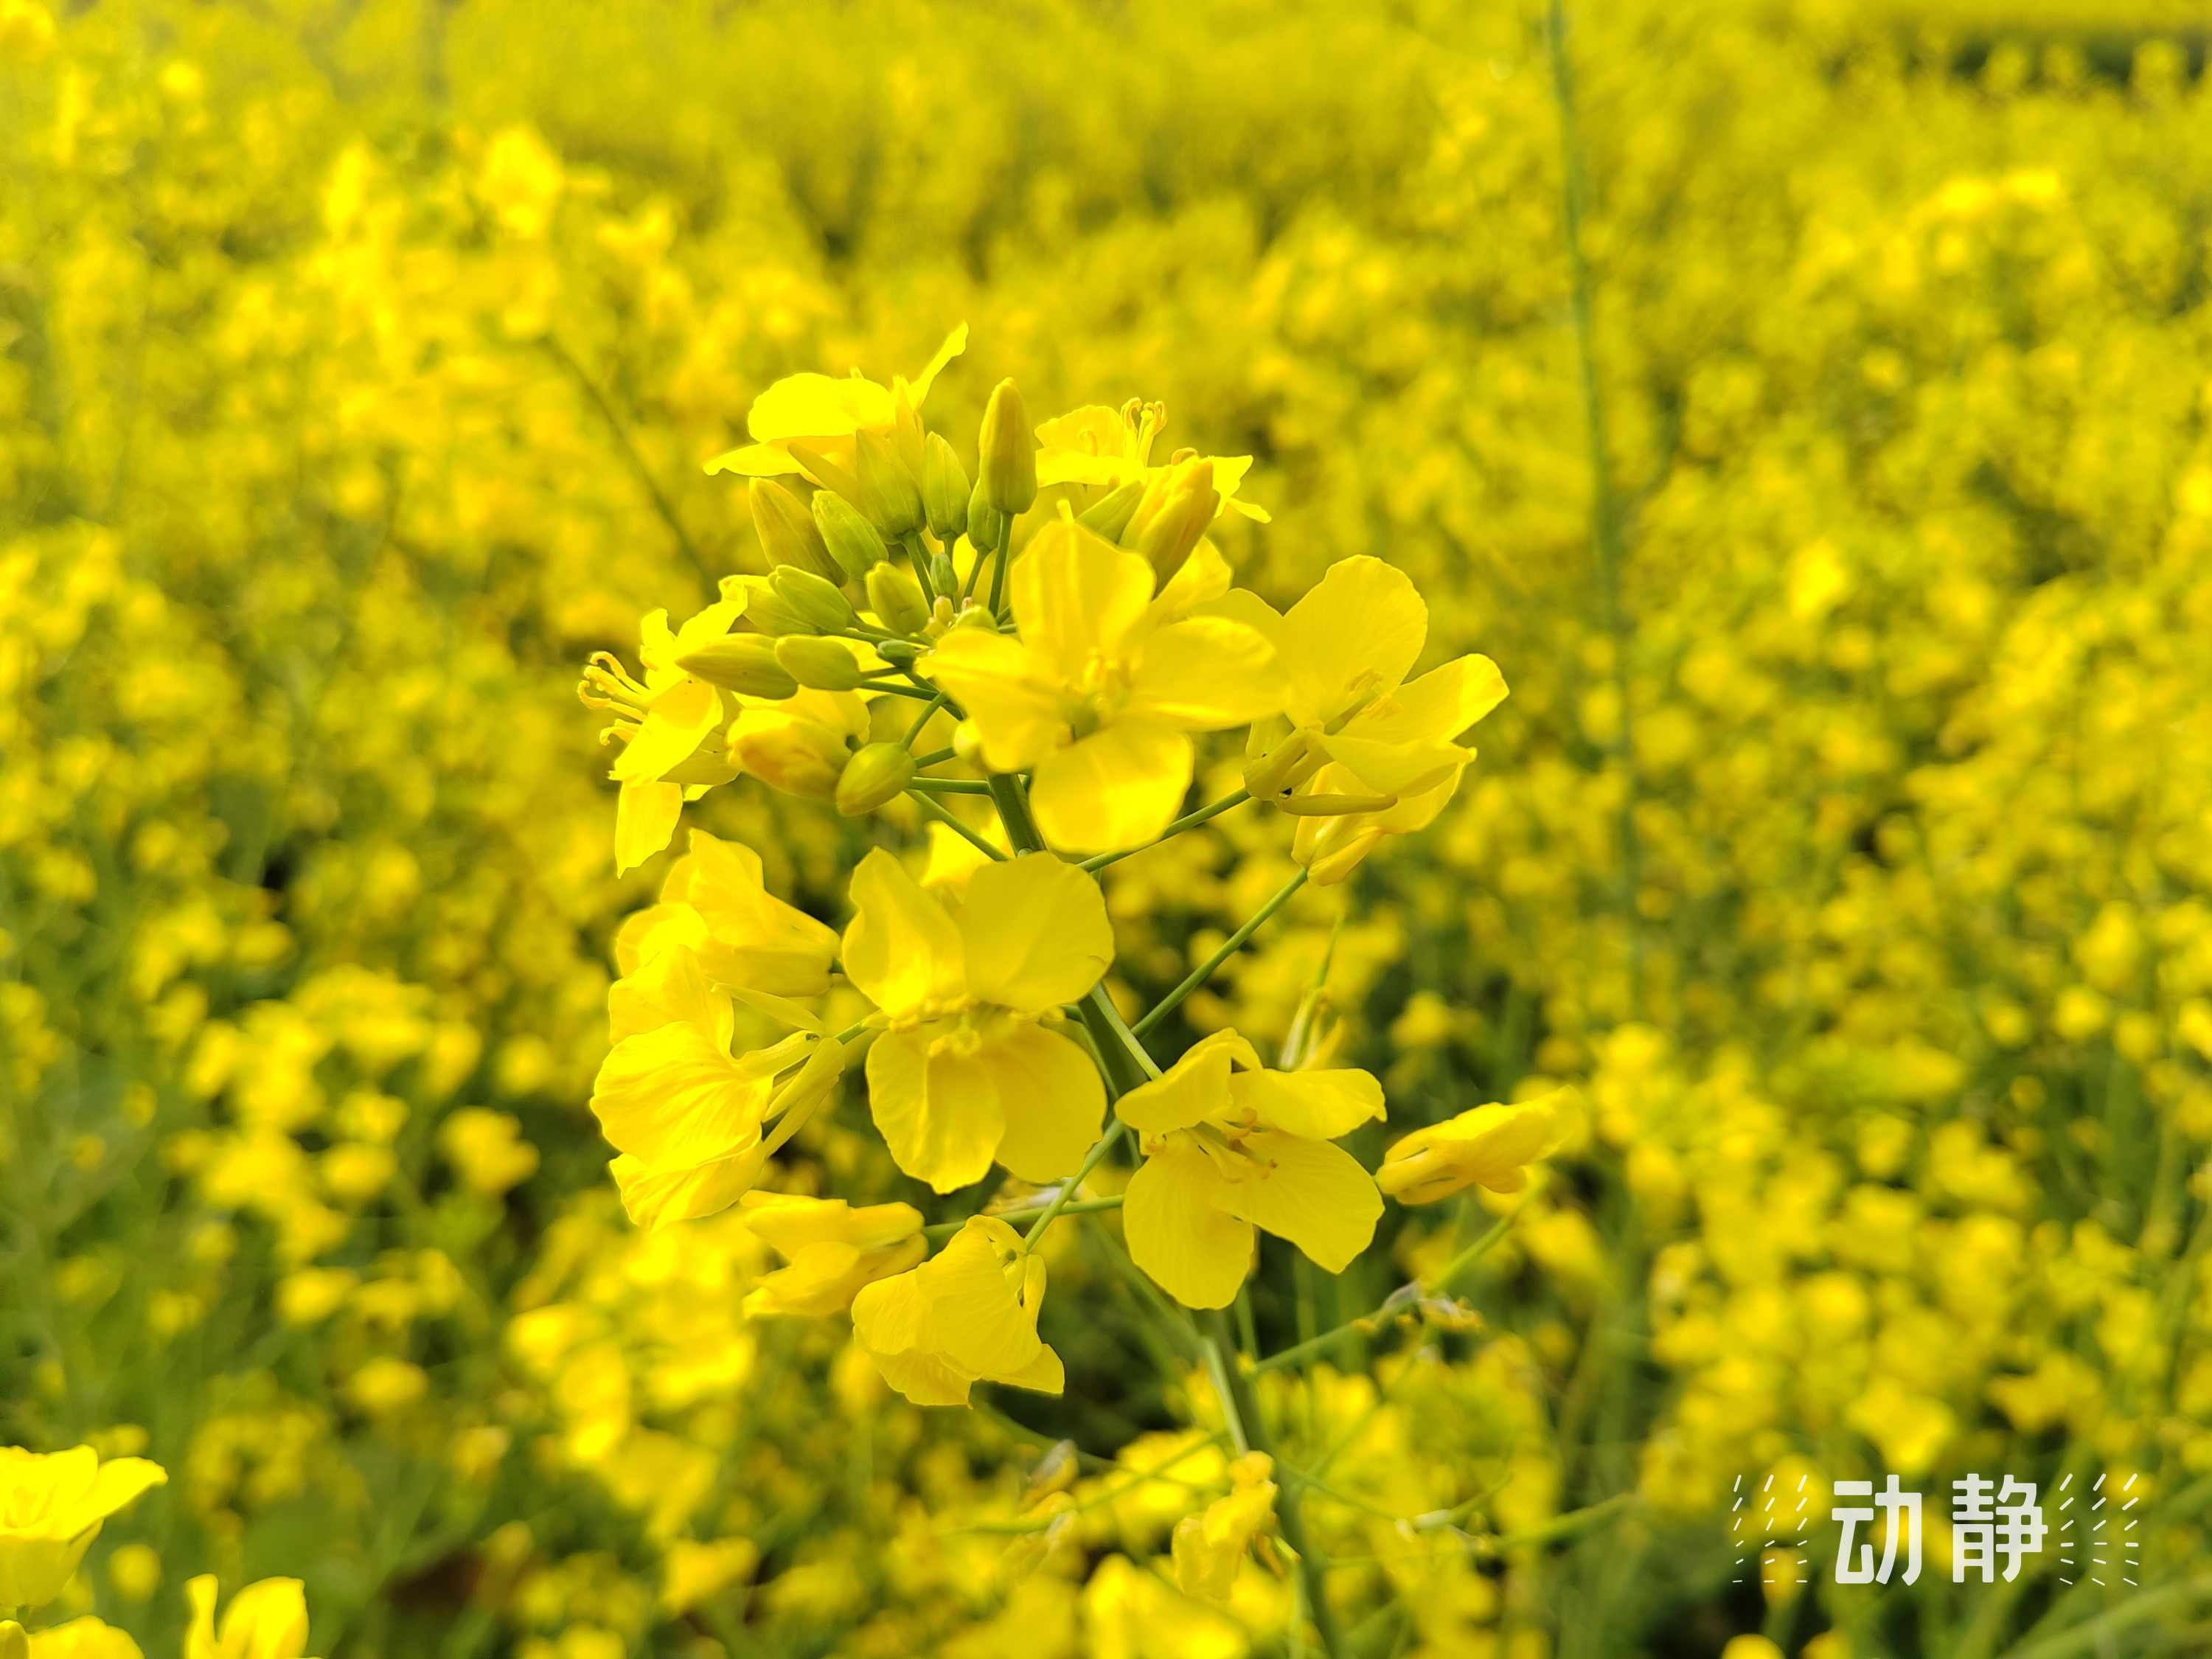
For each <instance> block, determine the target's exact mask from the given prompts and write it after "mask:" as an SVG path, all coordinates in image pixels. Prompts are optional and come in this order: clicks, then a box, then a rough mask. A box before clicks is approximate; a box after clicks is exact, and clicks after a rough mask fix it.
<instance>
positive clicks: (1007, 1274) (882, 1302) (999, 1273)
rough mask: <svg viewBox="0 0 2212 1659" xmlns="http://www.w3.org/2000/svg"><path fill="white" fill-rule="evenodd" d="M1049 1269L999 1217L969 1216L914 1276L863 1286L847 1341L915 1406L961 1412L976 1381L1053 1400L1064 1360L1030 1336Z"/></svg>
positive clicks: (1034, 1327) (854, 1303)
mask: <svg viewBox="0 0 2212 1659" xmlns="http://www.w3.org/2000/svg"><path fill="white" fill-rule="evenodd" d="M1044 1282H1045V1267H1044V1259H1043V1258H1042V1256H1039V1255H1032V1254H1030V1252H1029V1251H1028V1250H1027V1249H1025V1248H1024V1245H1023V1243H1022V1239H1021V1235H1020V1234H1018V1233H1017V1232H1016V1231H1014V1230H1013V1229H1012V1227H1010V1226H1008V1225H1006V1223H1005V1222H1004V1221H1001V1220H1000V1219H999V1218H997V1217H996V1216H970V1217H969V1219H968V1222H967V1224H966V1225H964V1226H963V1227H962V1228H961V1230H960V1231H958V1232H957V1233H955V1234H954V1235H953V1236H952V1237H951V1240H950V1241H949V1242H948V1243H946V1245H945V1248H944V1249H942V1250H940V1251H939V1252H938V1253H937V1255H934V1256H933V1257H932V1258H931V1259H930V1260H928V1261H925V1262H923V1263H922V1264H921V1266H920V1267H916V1268H914V1269H913V1270H912V1271H910V1272H908V1273H900V1274H898V1275H896V1277H895V1278H890V1279H878V1280H877V1281H876V1282H875V1283H874V1284H872V1285H866V1286H865V1287H864V1288H863V1289H862V1290H861V1291H860V1294H859V1295H858V1296H857V1297H854V1300H853V1334H854V1336H855V1337H857V1338H858V1339H859V1340H860V1346H862V1347H864V1348H866V1350H867V1351H868V1354H869V1356H870V1357H871V1358H873V1359H874V1360H875V1362H876V1365H877V1367H878V1370H881V1371H882V1372H883V1374H884V1380H885V1381H886V1382H888V1383H890V1385H891V1386H892V1387H893V1388H895V1389H897V1390H898V1391H899V1392H900V1393H901V1394H902V1395H905V1396H906V1397H907V1398H908V1399H909V1400H911V1401H914V1403H915V1405H917V1406H964V1405H966V1404H967V1403H968V1390H969V1388H970V1387H971V1386H972V1385H973V1384H975V1383H979V1382H989V1383H1013V1384H1014V1385H1016V1386H1017V1387H1019V1388H1024V1389H1037V1390H1038V1391H1039V1392H1041V1393H1044V1394H1058V1393H1059V1392H1060V1389H1061V1388H1062V1386H1063V1385H1064V1384H1063V1378H1062V1374H1061V1371H1060V1356H1059V1355H1058V1354H1056V1353H1054V1352H1053V1351H1052V1349H1051V1348H1050V1347H1048V1346H1046V1345H1045V1344H1044V1343H1043V1342H1042V1341H1040V1340H1038V1339H1037V1334H1036V1321H1037V1310H1038V1309H1039V1308H1040V1307H1042V1305H1043V1303H1044Z"/></svg>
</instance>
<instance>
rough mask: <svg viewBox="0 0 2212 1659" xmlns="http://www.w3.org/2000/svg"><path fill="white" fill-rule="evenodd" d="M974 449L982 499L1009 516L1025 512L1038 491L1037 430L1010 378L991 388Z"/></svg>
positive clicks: (1034, 499)
mask: <svg viewBox="0 0 2212 1659" xmlns="http://www.w3.org/2000/svg"><path fill="white" fill-rule="evenodd" d="M975 451H976V453H975V472H976V477H975V482H976V483H978V484H980V485H981V486H982V489H983V495H984V499H985V500H986V501H989V502H990V504H991V505H992V507H994V508H996V509H997V510H998V511H999V512H1000V513H1006V515H1008V516H1009V517H1012V515H1013V514H1015V513H1026V512H1028V511H1029V510H1030V503H1031V502H1033V501H1036V493H1037V482H1036V451H1037V444H1036V434H1035V433H1033V432H1031V431H1030V416H1029V410H1027V409H1025V408H1024V406H1023V404H1022V394H1021V392H1020V390H1019V389H1018V387H1017V386H1015V385H1014V383H1013V382H1012V380H1001V381H1000V382H999V384H998V385H997V386H994V387H993V388H992V390H991V401H990V403H989V404H988V405H987V406H986V408H985V409H984V410H983V433H982V436H981V438H980V439H979V440H978V441H977V442H976V446H975Z"/></svg>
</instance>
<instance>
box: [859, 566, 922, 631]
mask: <svg viewBox="0 0 2212 1659" xmlns="http://www.w3.org/2000/svg"><path fill="white" fill-rule="evenodd" d="M867 586H868V604H869V606H870V607H871V608H872V610H873V611H875V613H876V618H877V620H878V621H879V622H881V623H883V625H884V627H886V628H888V629H891V630H892V631H893V632H894V633H898V634H919V633H920V632H921V629H922V624H924V623H927V621H928V620H929V602H928V601H927V599H923V598H922V597H921V583H920V582H918V581H916V580H915V579H914V578H913V576H912V575H910V574H908V573H907V572H906V571H904V570H902V569H901V568H899V567H898V566H896V565H895V564H893V563H891V562H890V561H889V560H885V561H884V562H883V563H881V564H879V565H878V566H877V567H876V568H874V569H873V570H871V571H870V572H868V584H867Z"/></svg>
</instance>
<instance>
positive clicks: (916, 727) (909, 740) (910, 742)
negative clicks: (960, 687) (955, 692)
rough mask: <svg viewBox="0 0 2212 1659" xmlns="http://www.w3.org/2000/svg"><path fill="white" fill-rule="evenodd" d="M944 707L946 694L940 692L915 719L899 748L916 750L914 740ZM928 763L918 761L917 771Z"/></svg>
mask: <svg viewBox="0 0 2212 1659" xmlns="http://www.w3.org/2000/svg"><path fill="white" fill-rule="evenodd" d="M944 707H945V693H943V692H942V691H940V692H939V693H938V694H937V695H936V696H934V697H933V698H931V699H930V702H929V707H928V708H925V709H923V710H922V711H921V713H920V714H916V715H915V717H914V724H913V725H912V726H908V727H907V729H906V736H905V737H903V738H901V739H900V740H899V747H900V748H902V749H904V750H908V751H911V750H913V748H914V740H915V738H918V737H920V736H921V732H922V728H923V727H924V726H927V725H928V724H929V721H930V717H931V716H932V715H933V714H936V713H937V711H938V710H939V709H940V708H944ZM945 752H946V753H948V754H950V753H951V750H946V751H945ZM925 764H927V763H926V762H922V761H916V762H915V767H916V769H920V768H921V767H922V766H923V765H925Z"/></svg>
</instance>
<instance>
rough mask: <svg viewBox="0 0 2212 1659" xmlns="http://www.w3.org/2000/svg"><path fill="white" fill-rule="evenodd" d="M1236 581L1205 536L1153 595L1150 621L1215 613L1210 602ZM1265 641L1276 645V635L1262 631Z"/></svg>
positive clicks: (1226, 564) (1163, 620) (1161, 623)
mask: <svg viewBox="0 0 2212 1659" xmlns="http://www.w3.org/2000/svg"><path fill="white" fill-rule="evenodd" d="M1218 482H1219V481H1218V479H1217V480H1216V483H1218ZM1231 580H1233V577H1232V575H1231V572H1230V568H1229V562H1228V561H1227V560H1226V559H1225V558H1223V557H1222V556H1221V550H1220V549H1219V548H1218V547H1216V546H1215V545H1214V544H1212V542H1211V541H1210V540H1208V539H1207V538H1205V537H1202V536H1201V537H1200V538H1199V542H1198V545H1197V546H1195V547H1194V548H1192V549H1191V550H1190V556H1189V557H1188V558H1187V559H1185V560H1184V561H1183V562H1182V563H1181V564H1179V565H1177V566H1176V572H1175V574H1174V575H1172V576H1170V577H1169V578H1168V579H1167V580H1165V581H1164V582H1163V583H1161V584H1160V591H1159V592H1157V593H1155V594H1153V595H1152V605H1150V607H1149V608H1148V609H1147V611H1146V619H1147V620H1148V621H1149V622H1150V623H1152V626H1154V627H1159V626H1161V625H1163V624H1164V623H1171V622H1176V621H1180V620H1181V619H1182V617H1187V616H1188V615H1190V613H1191V612H1192V611H1194V610H1196V609H1198V608H1199V607H1200V606H1205V607H1206V609H1208V610H1211V609H1212V605H1210V603H1209V601H1212V600H1214V599H1220V598H1222V597H1223V596H1224V595H1225V594H1226V593H1227V592H1229V586H1230V583H1231ZM1278 620H1280V619H1279V618H1278ZM1261 637H1262V638H1263V639H1266V640H1267V641H1268V642H1269V643H1270V644H1272V643H1273V640H1274V635H1273V634H1271V633H1267V631H1265V630H1262V631H1261Z"/></svg>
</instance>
